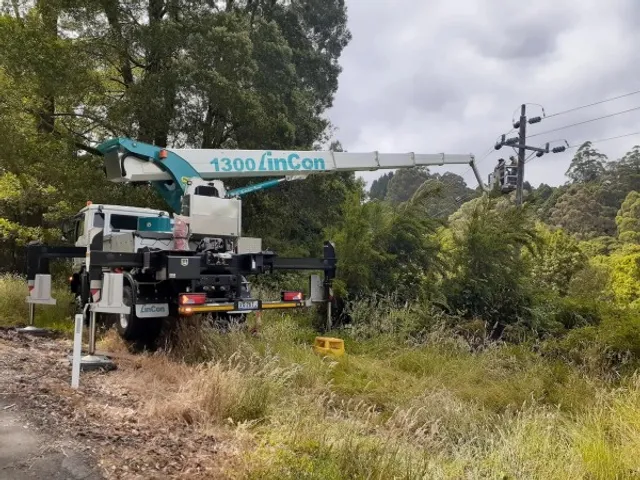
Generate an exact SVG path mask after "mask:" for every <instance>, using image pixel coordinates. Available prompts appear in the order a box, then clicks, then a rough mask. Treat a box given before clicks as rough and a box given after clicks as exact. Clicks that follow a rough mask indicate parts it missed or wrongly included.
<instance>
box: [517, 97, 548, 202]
mask: <svg viewBox="0 0 640 480" xmlns="http://www.w3.org/2000/svg"><path fill="white" fill-rule="evenodd" d="M518 139H519V143H520V145H518V182H517V184H516V205H518V206H521V205H522V188H523V185H524V154H525V152H526V151H527V149H526V143H527V106H526V105H525V104H524V103H523V104H522V106H521V107H520V135H519V137H518ZM547 148H548V147H547ZM547 151H548V150H547Z"/></svg>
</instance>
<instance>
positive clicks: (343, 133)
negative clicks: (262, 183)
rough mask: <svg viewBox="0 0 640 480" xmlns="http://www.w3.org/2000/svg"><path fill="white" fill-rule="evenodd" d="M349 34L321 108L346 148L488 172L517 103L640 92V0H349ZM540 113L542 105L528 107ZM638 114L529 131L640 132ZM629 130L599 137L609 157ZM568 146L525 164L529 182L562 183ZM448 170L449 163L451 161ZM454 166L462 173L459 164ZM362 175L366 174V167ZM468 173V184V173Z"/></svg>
mask: <svg viewBox="0 0 640 480" xmlns="http://www.w3.org/2000/svg"><path fill="white" fill-rule="evenodd" d="M347 6H348V9H349V25H350V28H351V31H352V33H353V40H352V42H351V44H350V45H349V46H348V47H347V48H346V49H345V52H344V55H343V58H342V60H341V64H342V65H343V68H344V69H343V73H342V75H341V77H340V87H339V91H338V93H337V95H336V100H335V103H334V107H333V108H332V109H331V111H329V112H328V117H329V119H330V120H331V121H332V123H333V124H334V125H335V126H336V127H337V128H338V131H337V133H336V135H335V136H336V138H338V139H340V141H341V142H342V144H343V146H344V147H345V148H346V149H347V150H350V151H372V150H382V149H386V150H394V151H416V152H418V151H422V152H425V153H429V152H443V151H444V152H449V153H468V152H473V153H474V154H476V156H477V158H478V160H482V159H483V158H484V155H485V153H487V152H489V155H488V156H487V157H486V159H484V161H482V162H481V163H480V167H481V170H482V173H483V176H484V177H485V178H486V174H487V173H488V172H489V171H490V170H491V169H492V168H493V165H494V163H495V161H496V159H497V158H498V155H500V154H504V153H505V152H504V150H503V151H501V152H494V151H491V146H492V145H493V142H494V141H495V139H496V137H497V136H498V135H499V134H501V133H504V132H506V131H508V130H509V129H510V128H511V124H510V123H511V116H512V112H514V110H517V109H518V107H519V105H520V104H521V103H522V102H534V103H540V104H543V105H544V107H545V109H546V111H547V113H548V114H551V113H553V112H558V111H561V110H565V109H568V108H571V107H574V106H577V105H581V104H585V103H589V102H593V101H598V100H601V99H604V98H608V97H612V96H615V95H618V94H621V93H625V92H629V91H632V90H637V89H638V83H637V78H638V77H640V69H639V68H638V65H640V62H638V59H639V58H638V56H639V53H638V51H637V49H636V45H638V44H639V40H640V32H639V31H638V29H637V20H638V19H640V2H638V1H637V0H611V1H610V2H607V7H606V8H603V3H602V2H601V1H599V0H566V1H563V2H559V1H557V0H537V1H536V2H531V3H529V4H522V3H519V2H513V1H511V0H492V1H490V2H489V1H481V0H457V1H455V2H453V1H451V0H431V1H429V2H425V1H424V0H398V1H394V2H392V1H382V0H347ZM635 105H640V95H638V96H637V97H630V98H628V99H623V100H620V101H616V102H611V103H609V104H603V105H600V106H596V107H591V108H589V109H584V110H580V111H576V112H573V113H571V114H567V115H562V116H558V117H555V118H549V119H548V120H545V121H543V122H541V123H540V124H538V125H535V126H531V133H535V132H543V131H546V130H550V129H553V128H556V127H559V126H563V125H567V124H570V123H574V122H579V121H581V120H585V119H589V118H594V117H597V116H599V115H604V114H606V113H611V112H615V111H619V110H623V109H626V108H630V107H632V106H635ZM529 108H530V112H531V114H532V115H539V114H541V111H540V109H539V107H536V106H535V105H532V106H530V107H529ZM638 123H640V111H638V112H634V113H631V114H628V115H621V116H619V117H613V118H611V119H607V120H604V121H602V122H594V123H590V124H585V125H581V126H578V127H575V128H571V129H566V130H562V131H559V132H553V133H550V134H547V135H540V136H537V137H533V138H532V139H531V141H532V142H536V143H535V144H543V143H544V142H546V141H551V140H556V139H567V140H568V141H569V142H570V143H576V142H581V141H584V140H586V139H600V138H606V137H610V136H614V135H619V134H624V133H628V132H631V131H640V128H638V127H640V126H636V125H637V124H638ZM639 140H640V136H639V137H638V138H637V139H635V138H627V139H622V140H620V141H611V142H606V143H603V144H602V145H596V146H597V147H598V148H601V150H602V151H603V152H604V153H607V154H608V155H610V156H611V157H616V156H618V155H620V154H622V153H623V152H624V151H625V150H627V149H629V148H631V146H632V145H633V144H634V142H637V141H639ZM570 158H571V153H565V154H557V155H553V156H552V155H548V156H544V157H542V158H540V159H535V161H533V162H531V163H530V164H527V179H528V180H529V181H530V182H531V183H532V184H534V185H535V184H537V183H539V182H541V181H544V182H546V183H551V184H558V183H562V182H564V181H565V179H564V172H565V171H566V168H567V166H568V163H569V161H570ZM452 170H455V169H452ZM460 173H461V172H460ZM365 176H366V177H367V178H369V177H370V176H369V174H366V175H365ZM465 178H467V181H468V182H469V183H470V184H474V180H473V177H472V176H471V175H470V174H468V175H467V176H466V177H465Z"/></svg>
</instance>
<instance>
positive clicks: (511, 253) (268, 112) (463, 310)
mask: <svg viewBox="0 0 640 480" xmlns="http://www.w3.org/2000/svg"><path fill="white" fill-rule="evenodd" d="M346 19H347V12H346V7H345V3H344V1H343V0H294V1H284V0H225V1H220V0H216V1H212V2H187V3H176V2H168V1H166V0H144V1H143V0H134V1H132V2H119V1H116V0H105V1H101V2H91V1H89V0H66V1H61V0H39V1H38V2H36V3H35V4H30V3H29V4H27V3H24V4H22V3H20V1H14V2H12V3H11V4H10V8H8V9H5V10H3V12H2V14H0V42H1V43H2V45H3V48H2V49H1V50H0V131H2V135H1V136H0V265H1V267H0V268H2V269H4V270H10V271H19V270H21V268H22V261H23V259H22V257H21V255H22V253H21V249H20V247H21V246H23V245H24V244H25V243H26V242H28V241H30V240H34V239H41V240H48V241H55V240H56V239H58V238H59V235H60V232H59V230H58V224H59V222H60V220H62V219H63V218H65V217H67V216H69V215H71V214H73V213H74V212H76V211H77V210H78V209H79V208H80V207H82V206H83V205H84V203H85V201H86V200H89V199H90V200H92V201H94V202H100V203H120V204H128V205H144V206H155V207H163V205H162V203H160V200H159V198H158V196H157V195H155V193H154V192H153V190H152V188H151V187H150V186H148V185H136V186H127V185H116V184H111V183H109V182H106V181H105V179H104V176H103V173H102V166H101V160H100V158H99V157H97V156H96V155H95V150H94V149H93V147H94V146H95V145H96V144H97V143H99V142H100V141H103V140H105V139H107V138H109V137H113V136H129V137H133V138H137V139H139V140H142V141H145V142H150V143H153V144H156V145H161V146H165V145H172V146H179V147H193V148H216V147H230V148H234V147H242V148H263V147H269V148H282V149H285V148H301V149H312V148H318V147H319V146H320V145H327V144H328V143H329V142H330V141H331V140H332V138H331V135H330V132H331V125H330V123H329V121H328V120H327V119H326V118H325V116H324V114H325V112H326V110H327V109H328V108H329V107H331V105H332V102H333V96H334V94H335V92H336V89H337V85H338V76H339V74H340V71H341V68H340V65H339V59H340V56H341V54H342V51H343V49H344V48H345V46H346V45H347V44H348V42H349V40H350V33H349V30H348V28H347V24H346V23H347V20H346ZM329 148H332V149H333V150H337V151H339V150H341V149H342V147H341V145H340V144H339V142H336V141H333V143H331V147H329ZM566 175H567V179H568V181H567V183H566V184H564V185H561V186H559V187H551V186H548V185H540V186H538V187H537V188H533V187H532V186H531V185H529V184H527V185H525V194H526V195H525V197H526V201H525V208H522V209H518V208H516V207H514V206H513V204H512V203H511V201H510V198H509V197H500V196H495V195H489V196H481V195H480V192H479V190H478V189H474V188H471V187H470V186H468V185H466V184H465V182H464V180H463V179H462V177H460V176H458V175H455V174H452V173H445V174H442V175H441V174H434V173H432V172H430V171H429V170H428V169H425V168H414V169H407V170H399V171H396V172H393V173H388V174H386V175H383V176H382V177H381V178H379V179H378V180H376V181H374V182H373V185H372V187H371V190H370V191H369V192H368V194H367V192H365V191H364V187H363V184H362V182H360V181H358V180H356V178H355V176H354V175H353V174H346V173H345V174H335V175H322V176H317V177H315V178H310V179H307V180H306V181H304V182H291V183H288V184H286V185H284V186H282V187H279V188H277V189H275V190H273V191H271V192H269V193H268V194H257V195H253V196H250V197H248V198H247V199H246V200H245V202H244V205H243V224H244V225H243V230H244V232H245V233H246V234H248V235H253V236H259V237H261V238H263V239H264V242H263V243H264V245H265V247H268V248H272V249H275V250H276V251H278V252H280V253H285V254H293V255H302V256H306V255H318V254H319V253H320V249H321V247H322V241H323V240H325V239H328V238H331V239H332V240H334V241H335V242H336V245H337V248H338V253H339V256H340V268H339V279H338V282H337V284H336V291H337V292H338V293H339V294H340V296H341V297H342V298H346V299H353V298H357V297H368V298H372V297H378V298H380V297H386V298H392V299H393V301H394V302H395V305H400V306H403V308H405V307H407V306H409V305H419V306H420V307H419V308H421V309H423V310H425V311H429V312H437V313H438V314H441V315H444V317H445V318H447V321H448V322H449V323H450V324H451V325H453V326H455V327H456V328H458V329H459V330H460V331H461V332H463V333H465V332H466V334H469V335H472V336H476V337H477V336H478V335H479V336H481V337H482V338H484V339H491V340H496V339H503V340H504V339H506V340H518V341H521V340H525V339H531V338H537V339H539V338H546V337H553V338H556V339H558V338H564V336H565V335H567V333H568V332H571V331H583V332H591V333H589V335H591V337H589V338H590V339H591V340H593V339H594V338H595V339H596V340H597V339H603V338H607V339H608V340H607V341H609V342H614V343H615V342H618V341H619V345H627V346H628V345H629V344H631V343H633V341H632V340H630V339H634V338H636V337H634V335H636V333H637V329H636V328H635V326H634V325H635V323H634V322H636V323H637V320H635V319H636V318H638V317H637V315H636V310H635V309H636V308H638V307H640V287H638V284H639V280H640V194H639V193H638V192H640V147H634V148H632V149H631V150H630V151H629V152H628V153H627V154H626V155H624V156H623V157H622V158H620V159H617V160H613V161H610V160H609V159H608V158H607V157H606V156H605V155H604V154H602V153H600V152H599V151H598V150H597V149H596V148H594V146H593V145H592V144H591V143H590V142H586V143H585V144H583V145H582V146H580V148H579V149H578V150H577V151H576V153H575V156H574V158H573V161H572V162H571V165H570V167H569V169H568V171H567V173H566ZM229 183H230V184H231V186H236V185H238V184H239V183H241V182H239V181H237V180H236V181H233V180H232V181H230V182H229ZM605 305H606V308H605V307H604V306H605ZM407 308H408V307H407ZM611 318H616V319H618V320H616V322H617V323H616V322H614V323H608V324H607V325H609V327H608V328H609V333H610V330H611V328H612V327H611V325H615V328H618V327H619V328H623V327H622V326H621V325H624V334H621V335H620V336H619V337H616V336H615V335H614V336H612V335H609V334H608V336H603V335H601V333H602V330H598V329H600V328H604V327H601V325H604V324H605V323H606V322H607V321H609V320H610V319H611ZM607 319H609V320H607ZM622 319H625V320H624V321H623V320H622ZM577 327H583V328H581V329H577ZM576 329H577V330H576ZM589 329H591V330H589ZM571 335H574V337H571V338H573V339H574V340H575V334H574V333H571ZM585 335H586V333H585ZM574 340H572V341H574ZM596 340H593V341H596ZM576 348H577V347H576ZM621 348H622V347H621Z"/></svg>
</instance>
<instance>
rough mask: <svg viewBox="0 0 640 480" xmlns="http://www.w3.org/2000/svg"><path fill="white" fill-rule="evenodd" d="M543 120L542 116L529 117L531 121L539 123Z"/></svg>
mask: <svg viewBox="0 0 640 480" xmlns="http://www.w3.org/2000/svg"><path fill="white" fill-rule="evenodd" d="M541 121H542V118H540V117H531V118H530V119H529V123H539V122H541Z"/></svg>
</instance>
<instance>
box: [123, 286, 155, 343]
mask: <svg viewBox="0 0 640 480" xmlns="http://www.w3.org/2000/svg"><path fill="white" fill-rule="evenodd" d="M122 302H123V303H124V304H125V305H127V306H129V307H131V311H130V312H129V313H121V314H117V315H116V329H117V330H118V334H120V336H121V337H122V338H123V339H124V340H127V341H129V342H144V343H145V344H147V345H148V346H151V344H152V343H153V342H155V341H156V339H157V338H158V335H160V330H161V328H162V322H161V320H162V319H161V318H138V317H137V316H136V310H135V306H134V305H133V290H132V289H131V286H130V285H125V286H124V288H123V289H122Z"/></svg>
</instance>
